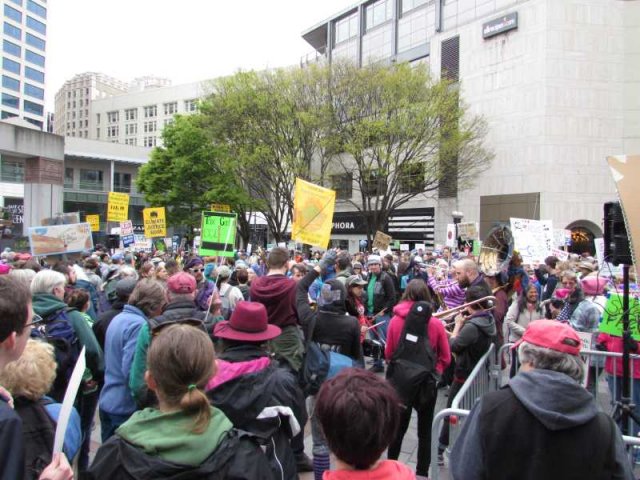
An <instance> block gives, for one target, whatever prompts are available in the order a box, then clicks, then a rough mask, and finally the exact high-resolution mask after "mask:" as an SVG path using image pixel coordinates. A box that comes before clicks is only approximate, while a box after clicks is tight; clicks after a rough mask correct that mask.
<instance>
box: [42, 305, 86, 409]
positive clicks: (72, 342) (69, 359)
mask: <svg viewBox="0 0 640 480" xmlns="http://www.w3.org/2000/svg"><path fill="white" fill-rule="evenodd" d="M67 311H68V309H67V307H65V308H62V309H60V310H58V311H56V312H53V313H51V314H49V315H47V316H46V317H43V319H44V322H42V323H41V324H40V325H39V326H38V327H37V328H35V329H33V330H32V331H31V336H32V337H35V338H41V339H43V340H45V341H46V342H47V343H49V344H50V345H52V346H53V349H54V353H55V357H56V365H57V366H56V379H55V381H54V382H53V387H52V388H51V391H50V392H49V394H48V395H49V396H50V397H52V398H53V399H54V400H56V401H57V402H60V403H62V401H63V400H64V393H65V392H66V390H67V385H68V384H69V379H70V378H71V374H72V373H73V368H74V367H75V366H76V362H77V361H78V357H79V356H80V350H81V349H80V342H79V341H78V337H77V335H76V331H75V330H74V329H73V325H71V320H70V319H69V316H68V314H67Z"/></svg>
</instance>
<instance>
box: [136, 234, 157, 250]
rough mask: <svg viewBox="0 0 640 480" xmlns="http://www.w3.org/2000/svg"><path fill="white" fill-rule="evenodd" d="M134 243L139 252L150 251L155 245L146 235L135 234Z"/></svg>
mask: <svg viewBox="0 0 640 480" xmlns="http://www.w3.org/2000/svg"><path fill="white" fill-rule="evenodd" d="M133 239H134V243H133V249H134V250H135V251H137V252H150V251H151V247H152V246H153V244H152V242H151V239H150V238H147V237H145V236H144V235H136V234H134V235H133Z"/></svg>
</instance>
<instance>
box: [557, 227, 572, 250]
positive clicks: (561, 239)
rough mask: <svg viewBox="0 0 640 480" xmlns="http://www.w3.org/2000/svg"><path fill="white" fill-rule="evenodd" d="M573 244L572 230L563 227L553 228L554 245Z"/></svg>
mask: <svg viewBox="0 0 640 480" xmlns="http://www.w3.org/2000/svg"><path fill="white" fill-rule="evenodd" d="M569 245H571V230H565V229H563V228H554V229H553V246H554V247H564V246H567V247H568V246H569Z"/></svg>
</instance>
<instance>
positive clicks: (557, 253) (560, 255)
mask: <svg viewBox="0 0 640 480" xmlns="http://www.w3.org/2000/svg"><path fill="white" fill-rule="evenodd" d="M549 255H553V256H554V257H556V258H557V259H558V260H560V261H561V262H566V261H567V260H569V252H565V251H564V250H560V249H559V248H552V249H551V250H550V251H549Z"/></svg>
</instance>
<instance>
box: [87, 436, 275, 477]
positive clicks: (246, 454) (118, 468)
mask: <svg viewBox="0 0 640 480" xmlns="http://www.w3.org/2000/svg"><path fill="white" fill-rule="evenodd" d="M84 478H90V479H96V480H100V479H105V480H152V479H171V480H187V479H189V480H190V479H212V480H213V479H215V480H218V479H220V480H222V479H225V480H245V479H246V480H272V479H273V476H272V475H271V470H270V469H269V465H268V462H267V457H266V456H265V455H264V453H263V452H262V450H261V449H260V446H259V445H258V443H257V442H256V439H255V437H253V436H252V435H249V434H247V433H246V432H241V431H238V430H231V431H230V432H229V433H228V434H227V437H226V438H225V439H224V440H222V442H221V443H220V445H218V448H216V450H215V451H214V452H213V453H212V454H211V455H210V456H209V458H207V459H206V460H205V461H204V462H203V463H202V464H201V465H199V466H197V467H192V466H189V465H180V464H177V463H173V462H168V461H165V460H163V459H162V458H160V457H154V456H151V455H147V454H146V453H145V452H144V451H143V450H142V449H140V448H138V447H136V446H134V445H132V444H130V443H128V442H127V441H125V440H123V439H122V438H121V437H119V436H118V435H114V436H113V437H111V438H110V439H109V440H108V441H107V443H105V444H104V445H103V446H102V447H101V448H100V450H98V454H97V455H96V458H95V460H94V461H93V464H92V465H91V468H90V470H89V472H88V474H87V475H86V476H85V477H84Z"/></svg>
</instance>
